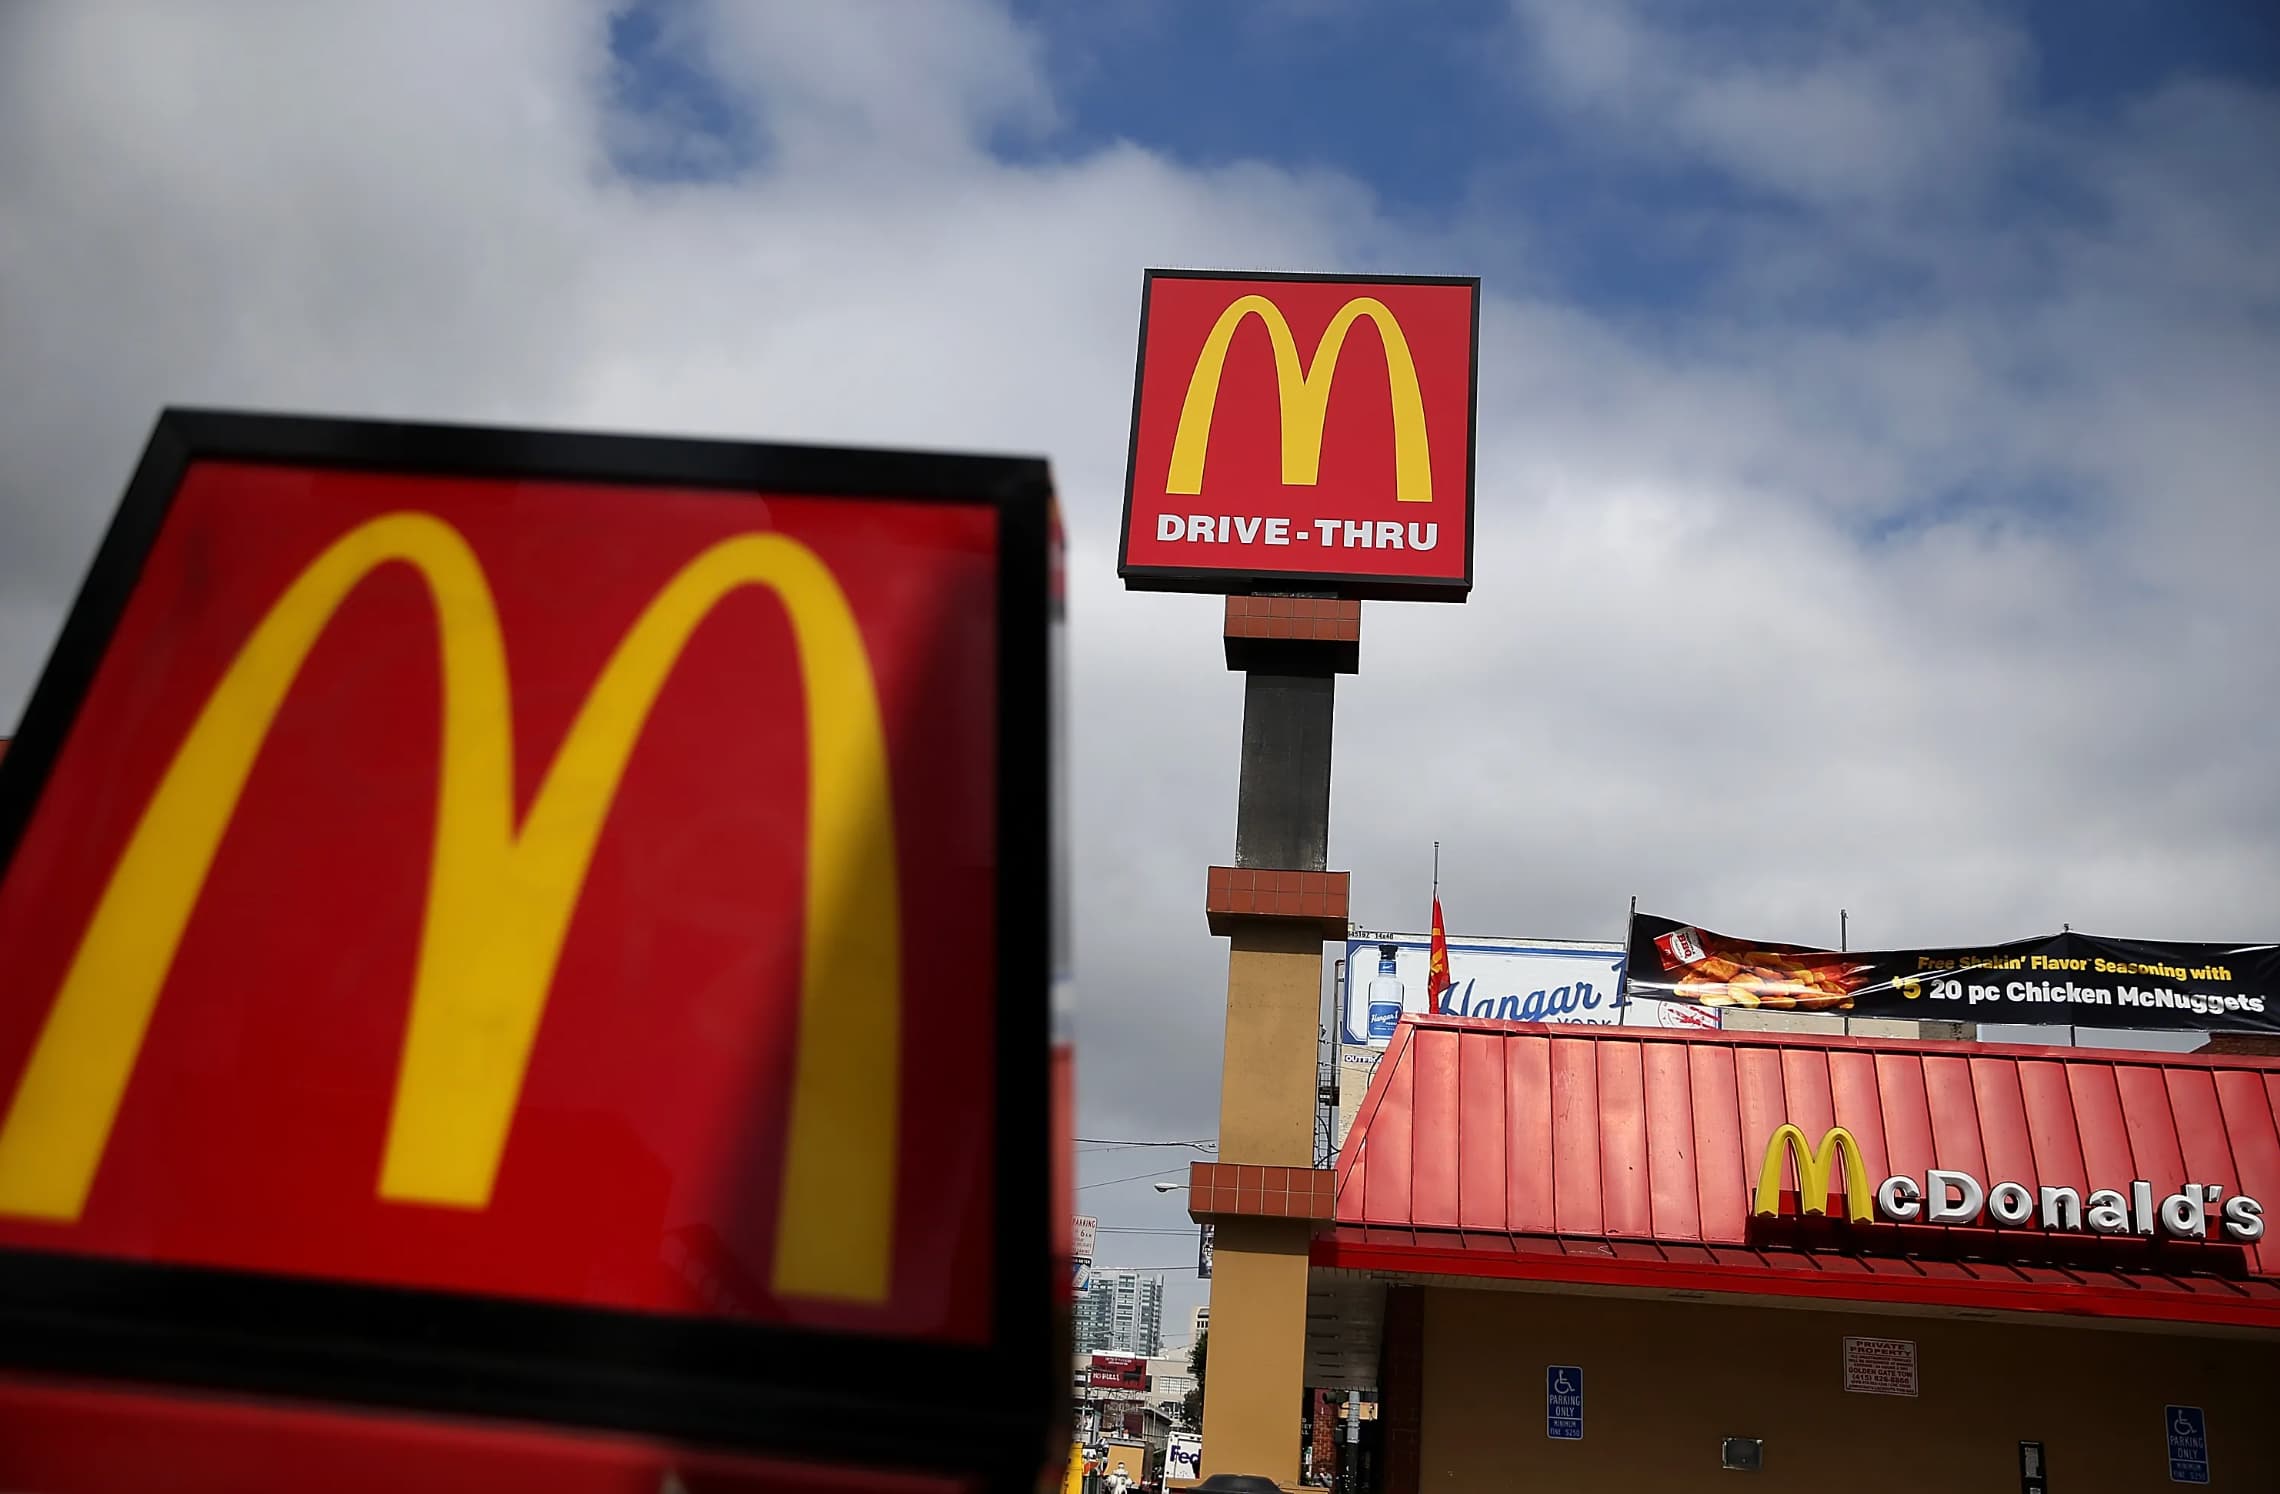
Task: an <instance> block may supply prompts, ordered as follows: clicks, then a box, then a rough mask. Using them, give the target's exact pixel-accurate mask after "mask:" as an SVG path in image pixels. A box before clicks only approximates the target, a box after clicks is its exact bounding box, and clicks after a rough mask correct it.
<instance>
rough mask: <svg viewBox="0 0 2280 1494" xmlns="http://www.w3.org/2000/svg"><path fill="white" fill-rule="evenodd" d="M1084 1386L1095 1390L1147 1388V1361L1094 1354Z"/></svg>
mask: <svg viewBox="0 0 2280 1494" xmlns="http://www.w3.org/2000/svg"><path fill="white" fill-rule="evenodd" d="M1085 1383H1086V1384H1088V1385H1090V1386H1091V1387H1092V1388H1093V1389H1095V1390H1141V1391H1144V1390H1146V1389H1147V1388H1148V1361H1147V1360H1145V1359H1140V1358H1135V1357H1134V1356H1132V1355H1129V1354H1095V1355H1093V1357H1092V1366H1091V1372H1090V1374H1089V1375H1088V1376H1087V1377H1086V1381H1085Z"/></svg>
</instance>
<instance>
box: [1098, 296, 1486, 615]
mask: <svg viewBox="0 0 2280 1494" xmlns="http://www.w3.org/2000/svg"><path fill="white" fill-rule="evenodd" d="M1479 317H1480V282H1479V280H1478V279H1477V278H1436V277H1426V276H1326V275H1239V274H1229V273H1224V272H1215V271H1200V270H1150V271H1149V272H1148V275H1147V280H1146V284H1145V288H1144V290H1143V292H1142V296H1141V306H1140V356H1139V366H1138V369H1137V371H1136V373H1135V388H1134V390H1133V399H1132V450H1131V458H1130V465H1129V467H1128V468H1127V471H1126V476H1125V500H1124V539H1123V547H1122V550H1121V553H1120V557H1119V563H1118V567H1117V569H1118V574H1120V575H1122V576H1123V577H1124V580H1125V584H1126V585H1127V586H1129V587H1131V588H1133V589H1134V590H1142V591H1204V592H1246V591H1261V590H1275V589H1285V590H1288V589H1298V590H1307V591H1323V592H1329V593H1333V594H1335V595H1337V596H1340V597H1347V598H1366V597H1390V598H1412V599H1422V600H1432V601H1456V602H1461V601H1463V600H1464V598H1465V594H1466V592H1468V591H1469V590H1471V588H1472V506H1473V426H1474V388H1475V374H1476V364H1477V359H1476V356H1475V349H1476V347H1477V345H1478V340H1479Z"/></svg>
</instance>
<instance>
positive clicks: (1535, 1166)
mask: <svg viewBox="0 0 2280 1494" xmlns="http://www.w3.org/2000/svg"><path fill="white" fill-rule="evenodd" d="M2276 1111H2280V1063H2275V1062H2274V1061H2272V1060H2269V1059H2258V1058H2247V1057H2229V1056H2228V1057H2223V1058H2200V1057H2192V1056H2182V1055H2175V1054H2167V1053H2162V1054H2154V1053H2134V1052H2132V1053H2123V1052H2115V1051H2095V1050H2086V1049H2052V1048H2024V1047H2004V1046H1994V1045H1988V1044H1977V1043H1927V1042H1906V1041H1894V1040H1877V1039H1867V1038H1844V1037H1835V1036H1821V1035H1817V1034H1816V1035H1806V1034H1787V1033H1782V1034H1774V1033H1740V1032H1722V1033H1721V1032H1698V1033H1697V1032H1677V1031H1672V1032H1664V1031H1659V1030H1645V1029H1641V1030H1633V1029H1606V1028H1599V1029H1576V1028H1552V1027H1545V1026H1543V1025H1540V1024H1530V1023H1517V1022H1483V1021H1477V1020H1473V1019H1468V1018H1454V1017H1422V1018H1416V1019H1412V1020H1409V1021H1405V1022H1404V1023H1403V1025H1402V1026H1401V1027H1400V1029H1399V1030H1398V1031H1397V1032H1396V1034H1395V1037H1394V1040H1393V1044H1392V1046H1391V1047H1390V1048H1389V1050H1388V1051H1387V1054H1386V1057H1385V1059H1384V1060H1383V1061H1382V1062H1380V1063H1379V1065H1378V1068H1377V1073H1376V1075H1375V1077H1374V1078H1373V1080H1372V1082H1371V1085H1370V1091H1369V1094H1368V1096H1367V1098H1366V1099H1365V1100H1364V1101H1363V1104H1362V1109H1361V1111H1360V1113H1359V1115H1358V1116H1357V1117H1356V1121H1355V1126H1354V1132H1353V1135H1352V1136H1351V1137H1350V1138H1348V1141H1347V1143H1346V1146H1345V1148H1344V1150H1343V1152H1342V1154H1341V1157H1340V1161H1339V1165H1338V1200H1337V1209H1336V1215H1335V1218H1336V1223H1337V1226H1338V1227H1337V1228H1336V1229H1335V1230H1334V1231H1333V1232H1332V1233H1331V1234H1329V1235H1327V1236H1325V1237H1323V1238H1321V1239H1320V1240H1318V1241H1317V1242H1316V1245H1315V1260H1316V1262H1317V1263H1318V1264H1322V1265H1343V1266H1351V1267H1356V1268H1361V1269H1378V1270H1405V1271H1412V1272H1430V1273H1434V1274H1449V1275H1480V1276H1498V1277H1512V1278H1524V1277H1534V1278H1540V1279H1546V1280H1561V1281H1573V1282H1599V1283H1602V1284H1612V1285H1620V1284H1626V1283H1627V1284H1632V1285H1639V1286H1654V1287H1662V1288H1666V1289H1681V1290H1688V1289H1691V1290H1711V1291H1716V1290H1725V1291H1750V1292H1765V1293H1771V1294H1777V1295H1804V1296H1826V1297H1833V1298H1851V1299H1855V1300H1860V1299H1868V1300H1887V1301H1903V1302H1904V1301H1920V1302H1927V1303H1940V1304H1943V1305H1949V1306H1974V1305H1976V1306H1984V1307H1988V1308H1992V1309H2016V1310H2027V1311H2061V1312H2077V1313H2091V1314H2096V1315H2111V1316H2128V1317H2161V1318H2180V1319H2184V1320H2197V1321H2205V1322H2232V1323H2250V1324H2255V1325H2258V1326H2266V1327H2274V1328H2280V1281H2272V1280H2264V1279H2260V1278H2275V1277H2280V1231H2276V1232H2275V1234H2273V1235H2268V1236H2267V1237H2266V1238H2265V1239H2264V1240H2263V1241H2261V1242H2260V1243H2259V1244H2258V1245H2256V1246H2251V1247H2239V1246H2222V1245H2214V1244H2199V1243H2195V1242H2187V1243H2174V1244H2173V1243H2167V1242H2165V1243H2163V1244H2161V1245H2159V1246H2151V1245H2148V1244H2146V1243H2145V1242H2142V1241H2137V1240H2128V1241H2121V1240H2110V1239H2090V1238H2084V1237H2061V1238H2055V1239H2054V1238H2053V1237H2048V1236H2041V1235H2040V1234H2039V1233H2028V1234H2026V1235H2025V1239H2024V1240H2023V1241H2022V1236H2021V1233H2019V1232H1998V1231H1995V1230H1991V1229H1968V1230H1964V1229H1956V1230H1944V1231H1942V1230H1925V1229H1922V1228H1910V1229H1908V1230H1906V1231H1905V1232H1899V1231H1895V1230H1894V1229H1893V1227H1891V1226H1876V1227H1873V1228H1875V1229H1877V1230H1881V1231H1883V1234H1882V1236H1881V1237H1880V1238H1878V1239H1876V1240H1874V1241H1868V1242H1864V1241H1863V1240H1860V1239H1854V1240H1850V1241H1841V1240H1837V1239H1835V1238H1832V1237H1829V1236H1825V1235H1824V1236H1817V1237H1816V1238H1815V1239H1812V1240H1807V1239H1805V1238H1803V1237H1802V1236H1801V1235H1800V1234H1799V1233H1797V1232H1795V1231H1792V1232H1790V1233H1788V1234H1787V1235H1784V1234H1783V1233H1782V1232H1781V1231H1780V1229H1779V1227H1778V1226H1777V1227H1776V1228H1775V1230H1774V1231H1773V1232H1772V1234H1771V1237H1770V1238H1769V1232H1768V1229H1767V1226H1766V1224H1765V1223H1763V1222H1760V1223H1759V1224H1758V1225H1756V1226H1754V1227H1753V1226H1752V1224H1751V1222H1750V1217H1749V1216H1750V1208H1751V1202H1750V1194H1751V1192H1752V1190H1753V1189H1754V1188H1755V1185H1756V1178H1757V1172H1758V1168H1759V1165H1760V1163H1761V1162H1762V1160H1763V1158H1764V1155H1765V1147H1766V1144H1767V1140H1768V1138H1769V1137H1770V1136H1771V1135H1772V1132H1773V1130H1774V1128H1775V1127H1777V1126H1779V1125H1780V1124H1782V1123H1783V1122H1784V1121H1791V1122H1795V1123H1796V1124H1797V1125H1798V1126H1799V1128H1801V1129H1802V1130H1803V1131H1804V1132H1805V1133H1806V1135H1807V1136H1808V1137H1809V1138H1811V1139H1813V1140H1815V1141H1817V1140H1819V1138H1820V1137H1821V1135H1822V1134H1823V1133H1824V1132H1825V1131H1826V1130H1827V1129H1828V1128H1829V1127H1830V1126H1832V1125H1841V1126H1843V1127H1845V1128H1846V1129H1847V1130H1849V1131H1850V1132H1851V1133H1852V1134H1853V1136H1854V1137H1855V1138H1857V1139H1858V1141H1859V1142H1860V1144H1861V1150H1862V1152H1863V1153H1864V1161H1865V1162H1866V1164H1867V1170H1868V1174H1869V1177H1870V1180H1871V1181H1872V1182H1873V1181H1875V1180H1877V1179H1880V1178H1883V1177H1885V1176H1887V1175H1888V1174H1894V1173H1909V1174H1913V1175H1915V1176H1916V1177H1918V1178H1921V1177H1922V1176H1923V1174H1924V1171H1925V1169H1926V1168H1928V1167H1945V1168H1953V1169H1959V1170H1961V1171H1965V1172H1968V1173H1970V1174H1972V1175H1973V1176H1974V1177H1976V1178H1978V1179H1980V1180H1981V1181H1982V1182H1983V1183H1986V1184H1988V1185H1990V1186H1992V1185H1993V1184H1994V1183H1995V1182H1997V1181H2006V1180H2007V1181H2016V1182H2020V1183H2024V1184H2026V1185H2027V1186H2028V1187H2029V1188H2030V1189H2034V1188H2039V1187H2040V1186H2042V1185H2044V1184H2056V1185H2063V1186H2068V1187H2072V1188H2075V1189H2076V1190H2078V1191H2079V1192H2080V1193H2081V1194H2082V1195H2083V1196H2085V1197H2087V1196H2088V1193H2089V1191H2090V1190H2091V1189H2093V1188H2113V1189H2116V1190H2120V1191H2122V1192H2124V1193H2125V1194H2126V1193H2127V1191H2128V1189H2129V1185H2130V1183H2131V1182H2132V1181H2133V1180H2135V1179H2145V1180H2148V1181H2150V1182H2151V1183H2153V1185H2154V1188H2155V1195H2156V1197H2157V1198H2158V1197H2159V1196H2161V1195H2165V1194H2168V1193H2171V1192H2173V1191H2175V1190H2176V1189H2177V1188H2178V1187H2179V1186H2180V1185H2181V1184H2183V1183H2185V1182H2187V1181H2192V1182H2198V1183H2215V1184H2221V1185H2222V1186H2223V1188H2224V1190H2225V1194H2224V1196H2225V1197H2227V1198H2230V1197H2233V1196H2235V1195H2237V1194H2240V1193H2247V1194H2250V1195H2253V1196H2255V1197H2257V1198H2259V1199H2260V1200H2264V1201H2267V1202H2268V1204H2269V1205H2270V1206H2271V1207H2272V1208H2274V1209H2275V1210H2276V1211H2280V1124H2276V1122H2275V1112H2276ZM1792 1176H1793V1174H1792ZM1788 1186H1790V1187H1792V1188H1793V1187H1794V1186H1795V1185H1794V1183H1793V1182H1790V1183H1789V1184H1788ZM2275 1222H2276V1223H2280V1219H2276V1221H2275ZM1864 1243H1866V1246H1867V1248H1865V1249H1864V1248H1860V1247H1861V1246H1862V1245H1863V1244H1864ZM2022 1244H2024V1245H2026V1246H2027V1247H2028V1251H2031V1250H2033V1249H2035V1248H2040V1247H2042V1246H2057V1247H2060V1249H2061V1253H2059V1254H2051V1255H2046V1256H2043V1257H2040V1258H2033V1257H2031V1256H2030V1255H2029V1254H2028V1253H2027V1252H2023V1251H2022V1250H2021V1245H2022ZM1927 1245H1929V1246H1930V1247H1931V1248H1926V1247H1927ZM1840 1247H1843V1248H1840Z"/></svg>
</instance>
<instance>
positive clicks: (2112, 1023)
mask: <svg viewBox="0 0 2280 1494" xmlns="http://www.w3.org/2000/svg"><path fill="white" fill-rule="evenodd" d="M1629 961H1630V966H1629V974H1630V990H1631V992H1632V994H1633V995H1635V996H1646V997H1651V998H1656V999H1660V1000H1665V1001H1673V1002H1686V1003H1690V1004H1695V1003H1698V1004H1701V1005H1703V1006H1707V1007H1727V1006H1731V1007H1760V1008H1766V1009H1771V1010H1776V1011H1808V1012H1831V1013H1837V1014H1841V1015H1846V1016H1856V1017H1899V1018H1904V1019H1907V1020H1911V1021H1913V1020H1922V1019H1924V1018H1948V1019H1954V1018H1961V1019H1963V1020H1965V1021H1977V1022H2005V1023H2016V1024H2019V1025H2023V1026H2034V1025H2052V1026H2082V1027H2137V1028H2154V1029H2166V1030H2171V1031H2178V1030H2183V1031H2203V1032H2225V1031H2235V1032H2239V1031H2246V1032H2280V1007H2276V1005H2275V1003H2276V1002H2280V945H2273V944H2180V943H2168V942H2157V941H2153V940H2144V939H2108V938H2101V937H2098V936H2096V935H2091V934H2076V933H2062V934H2053V935H2049V936H2047V937H2044V938H2039V939H2019V940H2014V941H2012V942H2010V943H2007V944H1955V945H1947V946H1943V947H1938V948H1931V947H1927V948H1922V949H1902V950H1857V949H1856V950H1852V951H1849V952H1847V951H1839V950H1829V949H1814V948H1811V947H1809V946H1805V945H1797V944H1774V943H1770V942H1764V941H1756V942H1753V941H1750V940H1746V939H1736V938H1732V937H1730V936H1728V935H1725V934H1715V933H1712V932H1710V931H1709V930H1707V929H1702V928H1698V927H1695V926H1693V925H1691V924H1682V923H1676V922H1673V921H1672V920H1670V919H1667V918H1652V917H1649V916H1648V915H1646V914H1644V913H1641V914H1639V915H1637V917H1635V918H1634V919H1633V920H1632V923H1631V939H1630V950H1629Z"/></svg>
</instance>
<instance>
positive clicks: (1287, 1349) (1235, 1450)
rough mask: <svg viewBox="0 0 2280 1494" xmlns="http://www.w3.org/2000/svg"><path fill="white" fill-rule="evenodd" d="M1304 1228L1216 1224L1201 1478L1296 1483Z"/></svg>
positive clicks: (1263, 1221)
mask: <svg viewBox="0 0 2280 1494" xmlns="http://www.w3.org/2000/svg"><path fill="white" fill-rule="evenodd" d="M1308 1234H1309V1231H1308V1228H1307V1226H1306V1224H1305V1223H1304V1222H1301V1221H1293V1222H1290V1223H1283V1222H1280V1221H1277V1220H1268V1219H1225V1220H1222V1221H1220V1223H1219V1226H1218V1235H1217V1238H1216V1239H1215V1241H1214V1242H1213V1246H1212V1258H1211V1362H1210V1364H1209V1365H1207V1366H1206V1373H1205V1375H1204V1381H1203V1476H1204V1477H1205V1478H1209V1477H1210V1476H1211V1475H1212V1474H1214V1473H1256V1474H1263V1475H1264V1476H1266V1477H1268V1478H1271V1479H1273V1480H1274V1481H1275V1482H1276V1483H1278V1484H1282V1485H1284V1486H1286V1487H1288V1486H1290V1485H1294V1484H1296V1483H1297V1482H1298V1461H1299V1460H1298V1453H1299V1438H1298V1422H1299V1412H1300V1409H1301V1405H1302V1401H1303V1398H1304V1395H1305V1389H1306V1386H1305V1373H1306V1242H1307V1237H1308Z"/></svg>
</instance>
